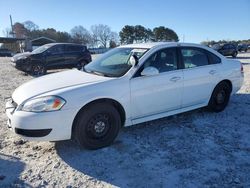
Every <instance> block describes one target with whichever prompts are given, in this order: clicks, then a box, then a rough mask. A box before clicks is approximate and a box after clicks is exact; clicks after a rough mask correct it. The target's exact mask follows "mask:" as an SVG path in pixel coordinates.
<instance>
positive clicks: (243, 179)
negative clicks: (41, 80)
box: [0, 53, 250, 188]
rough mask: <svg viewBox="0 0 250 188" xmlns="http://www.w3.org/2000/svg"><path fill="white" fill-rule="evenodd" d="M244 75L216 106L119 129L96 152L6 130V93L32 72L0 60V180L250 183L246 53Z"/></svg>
mask: <svg viewBox="0 0 250 188" xmlns="http://www.w3.org/2000/svg"><path fill="white" fill-rule="evenodd" d="M237 59H238V60H240V61H241V62H242V63H243V64H244V71H245V81H244V85H243V87H242V88H241V90H240V91H239V92H238V93H237V94H236V95H233V96H232V97H231V101H230V103H229V106H228V107H227V108H226V110H225V111H223V112H221V113H210V112H207V111H206V110H204V109H199V110H194V111H192V112H188V113H184V114H180V115H175V116H171V117H168V118H163V119H159V120H155V121H151V122H146V123H143V124H139V125H137V126H132V127H129V128H124V129H122V130H121V132H120V134H119V136H118V138H117V139H116V141H115V143H114V144H113V145H112V146H110V147H107V148H103V149H99V150H96V151H88V150H80V149H79V147H78V146H77V145H75V144H74V142H72V141H61V142H29V141H26V140H23V139H21V138H20V137H18V136H17V135H15V134H13V133H12V132H10V131H9V130H8V129H7V125H6V122H7V117H6V115H5V112H4V106H5V101H4V99H5V98H6V97H9V96H11V93H12V92H13V91H14V89H15V88H16V87H18V86H19V85H21V84H22V83H24V82H25V81H27V80H30V79H33V78H32V77H31V76H27V75H25V74H23V73H22V72H20V71H17V70H16V69H15V68H14V67H13V66H11V64H10V61H9V58H1V59H0V67H1V68H0V100H1V101H0V187H67V188H70V187H113V186H117V187H250V53H242V54H239V56H238V58H237Z"/></svg>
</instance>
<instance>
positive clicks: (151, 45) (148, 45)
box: [119, 42, 206, 49]
mask: <svg viewBox="0 0 250 188" xmlns="http://www.w3.org/2000/svg"><path fill="white" fill-rule="evenodd" d="M177 45H178V46H190V47H206V46H204V45H201V44H195V43H184V42H150V43H137V44H127V45H123V46H120V47H119V48H148V49H150V48H154V47H160V46H166V47H167V46H177Z"/></svg>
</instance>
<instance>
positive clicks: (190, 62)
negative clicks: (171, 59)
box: [181, 48, 209, 69]
mask: <svg viewBox="0 0 250 188" xmlns="http://www.w3.org/2000/svg"><path fill="white" fill-rule="evenodd" d="M181 55H182V60H183V63H184V67H185V69H187V68H193V67H199V66H204V65H208V64H209V61H208V58H207V55H206V53H205V51H204V50H202V49H199V48H182V49H181Z"/></svg>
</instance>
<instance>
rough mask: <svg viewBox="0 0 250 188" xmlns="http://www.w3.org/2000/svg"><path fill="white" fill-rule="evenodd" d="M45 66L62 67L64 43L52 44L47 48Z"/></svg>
mask: <svg viewBox="0 0 250 188" xmlns="http://www.w3.org/2000/svg"><path fill="white" fill-rule="evenodd" d="M46 63H47V68H62V67H63V65H64V63H65V59H64V45H62V44H60V45H54V46H52V47H51V48H50V49H48V52H47V55H46Z"/></svg>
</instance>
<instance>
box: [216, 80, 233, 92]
mask: <svg viewBox="0 0 250 188" xmlns="http://www.w3.org/2000/svg"><path fill="white" fill-rule="evenodd" d="M223 82H224V83H227V85H228V86H229V88H230V93H231V92H232V90H233V85H232V82H231V81H230V80H222V81H220V82H219V83H218V84H220V83H223ZM218 84H217V85H218Z"/></svg>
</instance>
